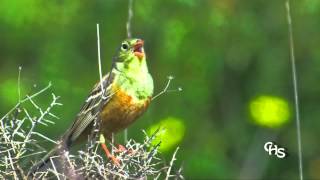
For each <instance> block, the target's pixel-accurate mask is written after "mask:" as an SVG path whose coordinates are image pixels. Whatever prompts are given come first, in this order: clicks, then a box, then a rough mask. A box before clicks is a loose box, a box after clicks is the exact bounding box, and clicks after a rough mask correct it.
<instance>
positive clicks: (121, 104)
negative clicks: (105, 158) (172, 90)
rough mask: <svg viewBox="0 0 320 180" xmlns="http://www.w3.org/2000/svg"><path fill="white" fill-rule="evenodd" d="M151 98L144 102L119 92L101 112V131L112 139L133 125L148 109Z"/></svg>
mask: <svg viewBox="0 0 320 180" xmlns="http://www.w3.org/2000/svg"><path fill="white" fill-rule="evenodd" d="M149 102H150V98H149V99H146V100H145V101H142V102H136V101H134V99H133V97H131V96H129V95H127V94H126V93H125V92H124V91H121V90H118V91H117V92H116V93H115V94H114V95H113V96H112V98H111V100H110V102H109V103H107V105H106V106H105V107H104V108H103V110H102V112H101V131H102V132H103V134H104V135H105V136H106V137H108V138H110V137H111V135H112V133H116V132H118V131H120V130H122V129H124V128H126V127H128V126H129V125H130V124H131V123H133V122H134V121H135V120H136V119H137V118H138V117H139V116H140V115H141V114H142V113H143V112H144V111H145V110H146V108H147V106H148V105H149Z"/></svg>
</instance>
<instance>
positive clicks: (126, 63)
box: [115, 38, 146, 71]
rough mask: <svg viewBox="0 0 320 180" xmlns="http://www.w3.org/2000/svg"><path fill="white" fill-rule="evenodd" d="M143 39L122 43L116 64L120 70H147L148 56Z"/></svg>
mask: <svg viewBox="0 0 320 180" xmlns="http://www.w3.org/2000/svg"><path fill="white" fill-rule="evenodd" d="M143 45H144V41H143V40H142V39H136V38H132V39H126V40H124V41H123V42H122V43H121V46H120V50H119V53H118V56H117V59H116V62H115V66H116V68H117V69H119V70H122V71H123V70H134V71H140V70H142V69H144V68H146V55H145V52H144V48H143Z"/></svg>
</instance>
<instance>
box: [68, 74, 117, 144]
mask: <svg viewBox="0 0 320 180" xmlns="http://www.w3.org/2000/svg"><path fill="white" fill-rule="evenodd" d="M113 79H114V75H113V74H111V75H110V74H109V73H108V74H107V75H105V76H104V77H103V80H102V82H103V87H104V89H105V94H104V98H102V97H101V95H102V90H101V85H100V83H99V82H98V83H96V84H95V86H94V88H93V90H92V91H91V93H90V95H89V96H88V97H87V99H86V101H85V103H84V104H83V106H82V107H81V109H80V112H79V113H78V114H77V117H76V119H75V121H74V122H73V124H72V126H71V128H70V129H69V130H68V132H67V133H66V134H65V136H64V138H65V140H66V141H67V143H68V144H69V143H72V142H74V141H75V140H76V139H77V138H78V137H79V136H80V135H81V133H83V131H84V130H85V129H86V128H87V127H88V126H89V125H90V124H91V123H92V122H93V120H94V119H95V118H96V117H97V116H98V115H99V113H100V109H101V106H104V105H105V104H107V103H108V102H109V100H110V99H111V97H112V95H113V94H112V92H111V84H112V82H113Z"/></svg>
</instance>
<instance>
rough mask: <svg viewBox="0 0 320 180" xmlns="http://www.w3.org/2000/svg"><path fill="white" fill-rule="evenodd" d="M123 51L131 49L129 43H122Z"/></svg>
mask: <svg viewBox="0 0 320 180" xmlns="http://www.w3.org/2000/svg"><path fill="white" fill-rule="evenodd" d="M121 49H122V50H128V49H129V45H128V44H127V43H122V45H121Z"/></svg>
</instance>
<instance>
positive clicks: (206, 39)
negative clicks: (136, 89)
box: [0, 0, 320, 179]
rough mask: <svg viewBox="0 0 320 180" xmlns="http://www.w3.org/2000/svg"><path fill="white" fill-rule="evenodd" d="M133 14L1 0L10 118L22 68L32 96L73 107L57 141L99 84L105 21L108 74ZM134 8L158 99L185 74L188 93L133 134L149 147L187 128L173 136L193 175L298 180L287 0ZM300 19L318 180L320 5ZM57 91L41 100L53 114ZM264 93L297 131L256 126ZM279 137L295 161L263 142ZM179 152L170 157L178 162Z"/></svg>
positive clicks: (3, 81) (2, 70) (0, 70)
mask: <svg viewBox="0 0 320 180" xmlns="http://www.w3.org/2000/svg"><path fill="white" fill-rule="evenodd" d="M127 6H128V2H127V1H125V0H96V1H88V0H85V1H75V0H69V1H60V0H53V1H38V0H2V1H0V113H1V114H5V112H7V111H8V110H9V109H10V108H11V107H12V106H13V105H14V104H15V103H16V102H17V100H18V94H17V77H18V67H19V66H22V67H23V69H22V79H21V83H22V85H21V89H22V94H24V95H25V94H27V93H31V92H35V91H36V90H39V89H40V88H41V87H44V86H45V85H47V83H48V82H49V81H51V82H52V83H53V90H52V91H53V92H55V94H57V95H60V96H61V102H62V103H63V104H64V106H63V107H62V108H59V109H56V111H55V114H58V115H59V116H60V120H58V121H57V122H56V125H53V126H51V127H49V128H45V127H44V128H43V129H42V130H41V131H42V132H45V133H46V134H47V135H48V136H49V137H52V138H54V137H59V135H60V134H62V133H63V132H64V130H65V129H66V128H67V127H68V126H69V125H70V123H71V122H72V120H73V118H74V116H75V115H76V113H77V112H78V110H79V108H80V106H81V104H82V103H83V101H84V99H85V97H86V96H87V94H88V92H89V91H90V89H91V87H92V86H93V84H94V83H95V82H96V81H97V79H98V69H97V46H96V23H100V36H101V46H102V58H103V67H104V68H103V69H104V72H107V71H108V70H109V69H110V65H111V59H112V57H113V56H114V55H115V53H116V49H117V47H118V46H119V45H120V42H121V41H122V40H123V39H124V38H126V28H125V24H126V21H127V13H128V12H127ZM133 12H134V17H133V22H132V32H133V35H134V36H135V37H140V38H143V39H144V40H145V42H146V44H145V49H146V52H147V58H148V64H149V68H150V71H151V73H152V75H153V77H154V80H155V89H156V90H155V92H156V93H157V92H159V91H161V90H162V89H163V87H164V86H165V83H166V81H167V79H166V77H167V76H168V75H173V76H175V77H176V78H175V79H174V81H173V83H172V86H171V88H176V87H179V86H181V87H182V88H183V91H182V92H181V93H168V94H165V95H162V96H160V97H159V98H157V99H156V100H155V101H153V102H152V104H151V106H150V108H149V110H148V112H147V113H146V114H145V115H144V116H143V117H142V118H141V119H140V120H139V121H138V122H137V123H136V124H134V125H133V126H132V127H130V128H129V131H128V133H129V137H130V138H135V139H142V136H143V134H142V133H141V129H148V128H150V127H152V126H153V125H154V124H157V123H159V122H161V120H168V119H170V118H171V119H175V120H177V119H178V120H180V122H183V125H184V128H185V129H183V130H181V131H177V133H182V134H174V133H172V132H174V131H171V135H172V136H181V137H182V138H181V140H179V142H178V143H176V144H175V146H177V145H179V146H180V147H181V148H180V152H179V153H178V161H179V163H182V164H183V167H184V172H185V176H186V177H187V178H209V177H211V178H218V179H230V178H232V179H233V178H248V177H251V178H266V179H267V178H272V177H281V178H286V179H296V178H298V159H297V143H296V129H295V122H294V114H293V109H294V106H293V87H292V78H291V69H290V64H289V48H288V47H289V46H288V33H287V22H286V13H285V6H284V1H281V0H280V1H279V0H270V1H262V0H256V1H249V0H245V1H236V0H199V1H197V0H162V1H160V0H158V1H156V0H135V1H134V7H133ZM292 13H293V30H294V39H295V46H296V58H297V68H298V80H299V92H300V102H301V106H300V107H301V119H302V123H301V125H302V142H303V160H304V163H303V165H304V172H305V177H307V178H316V177H318V178H319V177H320V174H319V168H320V157H319V150H320V146H319V142H318V138H317V137H318V136H319V133H318V132H319V130H320V121H319V120H318V117H319V116H320V111H319V108H320V103H319V100H320V99H319V97H320V96H319V94H320V86H319V85H318V83H319V74H320V68H319V67H320V51H319V47H320V39H319V38H320V36H319V28H320V21H319V17H320V2H319V1H318V0H301V1H292ZM47 95H48V98H47V97H41V98H39V99H38V102H39V103H40V104H41V105H43V106H45V105H46V104H47V103H48V100H49V99H50V98H49V95H50V93H48V94H47ZM261 95H267V96H275V97H279V98H281V99H283V100H284V101H286V102H287V103H288V104H289V109H290V113H291V114H290V119H289V121H288V123H286V124H284V125H282V126H281V127H278V128H276V129H270V128H266V127H263V126H260V125H258V124H255V123H252V117H251V116H250V111H249V104H250V102H251V101H252V100H253V99H254V98H256V97H258V96H261ZM173 124H174V123H173ZM179 128H180V127H179ZM120 136H121V135H120ZM167 138H170V136H169V137H167ZM119 139H121V138H119ZM271 140H274V141H276V142H277V143H278V144H280V145H282V146H284V147H286V148H287V149H288V152H289V154H290V156H289V157H288V158H286V159H282V160H280V159H277V158H275V157H271V156H268V155H267V153H266V152H264V150H263V145H264V143H265V142H267V141H271ZM120 141H121V140H120ZM164 141H165V140H164ZM51 146H52V145H51ZM173 150H174V147H171V149H167V151H164V152H163V155H164V156H166V157H167V159H168V160H169V159H170V155H171V154H172V152H173ZM179 163H178V164H179Z"/></svg>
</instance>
